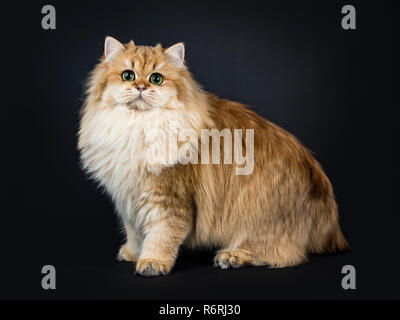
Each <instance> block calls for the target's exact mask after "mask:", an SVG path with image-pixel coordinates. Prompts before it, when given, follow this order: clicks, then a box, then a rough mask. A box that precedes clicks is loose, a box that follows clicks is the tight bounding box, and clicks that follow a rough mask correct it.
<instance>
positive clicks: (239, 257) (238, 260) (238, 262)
mask: <svg viewBox="0 0 400 320" xmlns="http://www.w3.org/2000/svg"><path fill="white" fill-rule="evenodd" d="M214 265H215V266H216V267H220V268H221V269H229V268H242V267H246V266H262V265H265V263H264V262H263V261H262V260H261V259H260V258H259V257H257V255H255V254H253V253H251V252H250V251H247V250H244V249H233V250H224V249H222V250H219V251H218V252H217V255H216V256H215V258H214Z"/></svg>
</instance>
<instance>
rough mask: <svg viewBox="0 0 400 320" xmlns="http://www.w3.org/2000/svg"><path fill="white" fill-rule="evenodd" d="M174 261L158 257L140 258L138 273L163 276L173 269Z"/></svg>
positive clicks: (145, 275) (137, 266) (137, 265)
mask: <svg viewBox="0 0 400 320" xmlns="http://www.w3.org/2000/svg"><path fill="white" fill-rule="evenodd" d="M171 268H172V263H170V262H167V261H162V260H158V259H139V260H138V262H137V263H136V273H137V274H140V275H141V276H144V277H156V276H162V275H165V274H167V273H169V272H170V271H171Z"/></svg>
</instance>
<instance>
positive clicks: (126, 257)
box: [117, 244, 138, 262]
mask: <svg viewBox="0 0 400 320" xmlns="http://www.w3.org/2000/svg"><path fill="white" fill-rule="evenodd" d="M137 258H138V257H137V254H136V253H134V252H133V251H132V250H131V249H130V248H129V247H128V245H127V244H124V245H123V246H122V247H121V248H120V249H119V252H118V256H117V259H118V260H119V261H130V262H134V261H136V260H137Z"/></svg>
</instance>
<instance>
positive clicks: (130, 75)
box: [121, 70, 135, 82]
mask: <svg viewBox="0 0 400 320" xmlns="http://www.w3.org/2000/svg"><path fill="white" fill-rule="evenodd" d="M121 78H122V80H124V81H129V82H130V81H133V80H135V73H134V72H133V71H131V70H126V71H124V72H122V75H121Z"/></svg>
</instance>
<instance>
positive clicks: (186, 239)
mask: <svg viewBox="0 0 400 320" xmlns="http://www.w3.org/2000/svg"><path fill="white" fill-rule="evenodd" d="M115 41H116V40H115ZM105 58H106V57H104V56H103V57H102V59H101V61H100V63H99V64H98V65H97V66H96V68H95V69H94V71H93V72H92V75H91V77H90V79H89V81H88V90H87V99H86V103H85V105H84V107H83V109H82V118H81V124H80V131H79V143H78V147H79V150H80V152H81V158H82V163H83V167H84V169H85V170H86V171H88V173H89V174H90V175H91V176H92V177H93V178H94V179H96V180H97V181H98V183H99V184H100V185H102V186H103V187H104V188H105V189H106V190H107V192H108V193H109V194H110V196H111V198H112V199H113V201H114V203H115V206H116V209H117V211H118V213H119V214H120V216H121V218H122V221H123V223H124V226H125V230H126V235H127V242H126V244H125V245H124V246H122V247H121V250H120V254H119V255H120V257H121V258H122V259H125V260H129V261H135V262H136V271H137V272H138V273H139V274H142V275H145V276H154V275H160V274H166V273H168V272H169V271H170V270H171V268H172V266H173V264H174V262H175V259H176V255H177V252H178V248H179V246H180V245H182V244H186V245H189V246H191V247H196V246H213V247H218V248H219V249H220V250H219V251H218V252H217V255H216V257H215V264H216V265H217V266H219V267H221V268H229V267H241V266H245V265H256V266H261V265H269V266H274V267H287V266H293V265H297V264H299V263H302V262H304V261H306V259H307V254H308V253H324V252H335V251H338V250H344V249H345V248H346V247H347V242H346V240H345V239H344V237H343V235H342V232H341V230H340V227H339V224H338V213H337V206H336V202H335V199H334V194H333V191H332V186H331V184H330V182H329V180H328V178H327V177H326V175H325V174H324V172H323V170H322V169H321V167H320V165H319V164H318V163H317V161H316V160H315V159H314V158H313V157H312V155H311V154H310V152H309V151H308V150H306V148H304V147H303V146H302V144H301V143H300V142H299V141H298V140H297V139H296V138H295V137H294V136H292V135H291V134H289V133H287V132H286V131H285V130H283V129H282V128H280V127H278V126H277V125H275V124H272V123H271V122H269V121H267V120H265V119H264V118H262V117H260V116H259V115H257V114H256V113H254V112H253V111H251V110H249V109H248V108H247V107H245V106H244V105H242V104H240V103H237V102H232V101H228V100H223V99H220V98H218V97H217V96H215V95H212V94H209V93H206V92H204V91H202V90H201V89H200V87H199V85H198V84H197V83H196V82H195V81H194V80H193V78H192V77H191V75H190V73H189V71H188V70H187V68H186V66H185V65H183V66H178V65H177V64H176V61H172V60H171V59H170V58H171V57H170V55H169V54H168V52H167V50H166V49H163V48H162V47H161V46H160V45H158V46H156V47H144V46H136V45H135V44H134V43H133V42H130V43H129V44H126V45H124V46H123V48H121V49H120V50H119V51H118V52H116V54H115V55H114V57H112V59H111V60H108V59H105ZM126 69H132V70H133V69H134V70H135V72H137V74H138V77H137V79H136V80H135V81H134V83H123V82H122V81H121V78H120V75H121V72H123V71H124V70H126ZM154 70H155V71H157V72H159V73H161V74H162V75H163V76H164V78H165V80H164V83H163V85H162V86H159V87H156V86H154V85H152V84H151V83H149V81H148V79H147V78H146V77H148V75H149V74H151V73H152V72H154ZM138 84H143V85H145V86H147V87H148V90H149V91H148V96H149V97H148V100H147V102H146V103H145V102H140V103H137V104H135V102H134V101H133V100H134V99H133V98H132V97H131V96H129V95H130V94H132V92H131V91H132V90H134V89H133V86H136V85H138ZM132 101H133V102H132ZM169 120H176V122H177V123H178V126H179V128H190V129H193V130H194V131H195V132H197V133H200V130H201V129H207V128H208V129H214V128H215V129H218V130H222V129H224V128H229V129H231V130H233V129H243V130H245V129H254V171H253V173H252V174H250V175H236V174H235V164H186V165H184V164H181V163H180V162H179V154H178V155H176V154H174V153H172V152H170V153H168V154H167V156H168V160H169V161H168V163H166V162H165V161H163V159H160V161H157V160H158V158H157V157H158V154H157V150H158V149H160V148H162V145H161V142H157V140H156V141H152V143H149V142H148V141H147V137H146V133H147V132H149V131H151V130H153V129H155V128H156V129H158V130H159V131H161V132H164V133H165V134H168V130H170V128H169V127H168V126H167V123H168V121H169ZM199 136H200V135H199ZM243 139H245V137H243ZM157 143H159V144H160V145H158V144H157ZM243 145H245V144H244V142H243ZM221 149H222V142H221Z"/></svg>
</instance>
